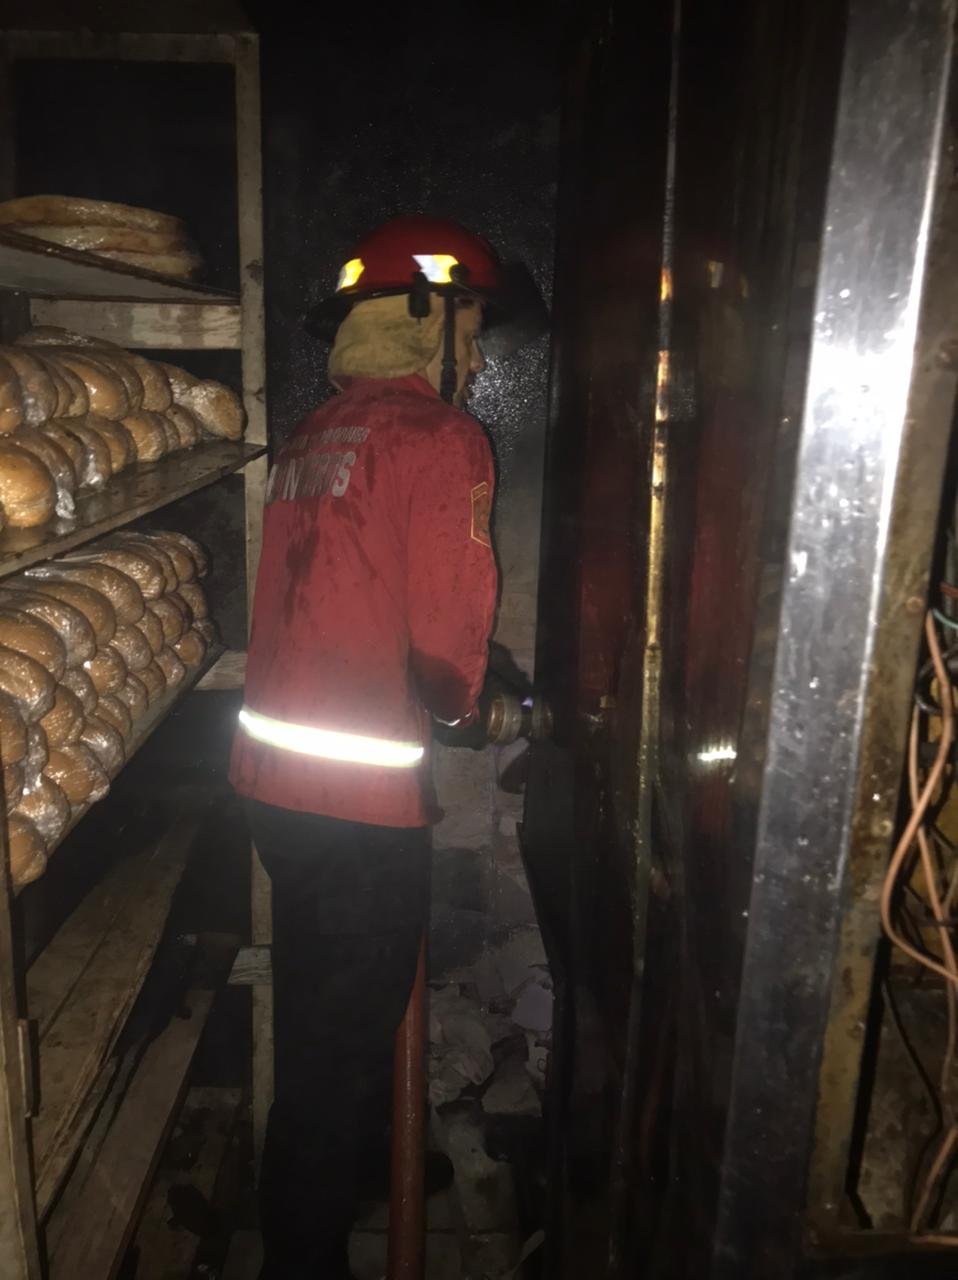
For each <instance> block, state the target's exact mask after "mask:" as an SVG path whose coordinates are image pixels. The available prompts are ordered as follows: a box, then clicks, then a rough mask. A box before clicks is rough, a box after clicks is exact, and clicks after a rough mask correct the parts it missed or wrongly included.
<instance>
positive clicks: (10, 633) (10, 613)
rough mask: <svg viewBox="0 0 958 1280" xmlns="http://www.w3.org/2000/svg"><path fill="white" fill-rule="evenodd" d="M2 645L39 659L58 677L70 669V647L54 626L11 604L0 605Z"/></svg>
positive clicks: (41, 664) (0, 642) (0, 641)
mask: <svg viewBox="0 0 958 1280" xmlns="http://www.w3.org/2000/svg"><path fill="white" fill-rule="evenodd" d="M0 645H6V647H7V648H8V649H15V650H16V651H17V653H25V654H26V655H27V657H28V658H32V659H33V660H34V662H39V664H40V666H41V667H46V669H47V671H49V672H50V674H51V675H52V676H53V678H54V680H59V679H60V678H61V676H62V675H63V673H64V671H65V670H66V665H67V654H66V649H65V648H64V646H63V641H62V640H61V639H60V637H59V636H58V635H57V633H56V632H55V631H54V629H53V628H52V627H51V626H50V625H49V624H48V623H46V622H43V621H42V620H41V619H40V618H34V617H31V616H30V614H28V613H25V612H23V610H21V609H16V608H12V607H11V606H10V605H7V604H0Z"/></svg>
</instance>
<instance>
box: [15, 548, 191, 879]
mask: <svg viewBox="0 0 958 1280" xmlns="http://www.w3.org/2000/svg"><path fill="white" fill-rule="evenodd" d="M207 568H208V562H207V557H206V554H205V552H204V551H203V549H202V547H200V546H199V544H198V543H196V542H194V541H193V540H192V539H191V538H188V537H186V535H185V534H181V533H134V532H122V533H117V534H114V535H112V536H111V537H109V538H106V539H104V540H103V541H101V542H98V543H96V544H95V546H91V547H87V548H83V549H82V550H80V551H76V552H74V553H73V554H71V555H69V556H65V557H63V558H62V559H60V560H53V561H50V562H49V563H47V564H43V565H39V566H37V567H36V568H34V569H28V570H27V572H26V573H24V574H21V575H20V576H18V577H16V578H12V579H8V580H6V581H5V582H4V584H3V587H2V589H0V760H2V763H3V784H4V793H5V799H6V812H7V838H8V845H9V852H10V864H11V870H12V875H13V882H14V885H15V886H17V887H20V886H22V885H24V884H27V883H29V882H30V881H31V880H35V879H36V878H37V877H38V876H39V875H41V874H42V873H43V871H44V869H45V867H46V862H47V856H48V855H49V853H50V852H51V851H52V850H53V848H54V847H55V846H56V844H57V842H58V841H59V839H60V838H61V836H62V835H63V833H64V831H65V830H66V828H67V826H68V824H69V823H70V822H71V820H72V819H73V818H74V816H76V815H77V814H78V813H79V812H81V811H83V810H84V809H86V808H87V807H88V806H89V805H91V804H92V803H94V801H96V800H100V799H102V798H103V797H104V796H105V795H106V793H107V791H108V790H109V786H110V779H111V778H112V777H113V776H114V775H115V774H116V773H117V771H118V770H119V769H120V767H121V766H122V764H123V762H124V760H125V758H126V749H127V744H128V743H129V741H130V738H131V735H132V734H133V733H134V729H135V726H136V723H137V721H138V720H140V719H141V718H142V717H143V716H144V715H145V714H146V713H147V710H148V708H149V707H150V705H151V704H152V703H154V702H155V701H156V700H157V698H160V697H162V696H163V694H164V693H166V691H167V690H168V689H173V688H175V687H176V686H177V685H178V684H180V683H181V681H182V680H183V679H184V678H185V676H186V673H187V671H188V670H189V669H191V668H195V667H198V666H199V665H200V664H201V663H202V662H203V660H204V658H205V657H206V653H207V650H208V648H209V645H210V644H211V643H212V642H213V640H214V639H215V631H214V628H213V624H212V623H211V621H210V618H209V612H208V609H207V605H206V598H205V595H204V593H203V589H202V587H201V586H200V585H199V581H198V579H199V578H202V577H203V576H204V575H205V574H206V572H207Z"/></svg>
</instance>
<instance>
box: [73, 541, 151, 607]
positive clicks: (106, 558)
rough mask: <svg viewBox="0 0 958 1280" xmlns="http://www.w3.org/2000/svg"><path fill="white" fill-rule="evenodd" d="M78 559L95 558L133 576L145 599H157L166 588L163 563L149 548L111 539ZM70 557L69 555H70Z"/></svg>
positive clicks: (97, 545) (100, 543)
mask: <svg viewBox="0 0 958 1280" xmlns="http://www.w3.org/2000/svg"><path fill="white" fill-rule="evenodd" d="M76 558H77V559H81V558H85V559H89V558H94V559H96V560H97V561H98V562H99V563H101V564H107V565H110V566H111V567H112V568H114V569H119V570H120V572H121V573H125V574H126V575H127V577H128V578H132V579H133V581H134V582H135V583H136V585H137V586H138V587H139V588H140V592H141V594H142V596H143V598H144V600H155V599H156V598H157V596H161V595H162V594H163V592H164V591H165V590H166V579H165V575H164V573H163V568H162V565H161V564H160V562H159V560H158V559H157V557H156V556H154V555H152V554H151V553H150V552H149V551H147V550H145V549H144V550H139V549H136V548H134V547H132V546H124V545H123V543H122V542H120V541H119V540H116V541H115V542H114V540H113V539H111V540H110V541H109V542H106V543H104V542H98V543H97V544H96V550H95V551H93V552H88V553H87V554H86V556H77V557H76ZM68 559H69V557H68Z"/></svg>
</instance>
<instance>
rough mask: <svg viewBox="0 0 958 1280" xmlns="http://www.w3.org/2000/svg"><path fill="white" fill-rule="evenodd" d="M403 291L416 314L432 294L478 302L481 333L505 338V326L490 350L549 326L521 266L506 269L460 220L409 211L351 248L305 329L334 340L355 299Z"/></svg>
mask: <svg viewBox="0 0 958 1280" xmlns="http://www.w3.org/2000/svg"><path fill="white" fill-rule="evenodd" d="M402 293H406V294H408V295H409V312H410V314H411V315H413V316H425V315H428V313H429V306H430V303H429V295H430V294H431V293H438V294H442V295H445V296H446V297H450V296H451V297H457V296H458V297H476V298H479V299H481V300H482V301H483V303H484V304H485V311H484V331H486V332H489V333H491V332H492V331H499V330H500V329H501V330H502V331H503V337H504V338H505V331H506V329H508V330H509V337H508V338H505V340H504V341H503V342H500V343H498V344H493V345H494V346H495V347H496V349H495V350H494V351H489V354H504V353H505V352H506V351H507V350H508V349H515V347H516V346H518V345H521V342H524V341H528V340H529V338H531V337H535V336H537V335H538V334H539V333H542V332H544V331H545V329H546V328H547V324H548V317H547V314H546V310H545V304H544V303H543V301H542V297H541V295H540V293H539V290H538V288H537V286H536V285H535V282H534V281H533V280H532V277H531V276H530V275H529V273H528V271H526V270H525V268H524V267H516V266H505V267H504V266H503V265H502V264H501V263H500V262H499V258H498V256H497V255H496V252H495V250H494V249H493V248H492V246H491V245H490V244H489V243H488V242H487V241H486V240H484V239H483V238H482V236H477V235H475V234H474V233H473V232H472V231H467V230H466V228H465V227H461V226H460V225H459V223H458V222H451V221H449V220H448V219H445V218H428V217H425V216H424V215H421V214H407V215H405V216H403V217H400V218H392V219H391V220H390V221H389V222H384V223H383V224H382V225H381V226H380V227H377V228H376V230H375V231H371V232H370V233H369V235H367V236H366V237H365V238H364V239H362V240H361V241H360V242H359V244H357V245H356V247H355V249H354V250H353V252H352V254H351V256H350V258H349V260H348V261H347V262H346V263H344V264H343V267H342V269H341V271H340V273H339V280H338V281H337V284H336V291H335V293H334V294H333V295H332V296H331V297H328V298H326V299H325V300H324V301H323V302H321V303H320V304H319V306H318V307H315V308H314V309H313V310H312V311H311V312H310V313H309V315H308V316H307V318H306V327H307V329H308V330H309V332H310V333H312V334H313V335H314V336H315V337H318V338H324V339H326V340H327V341H332V339H333V337H334V336H335V333H336V329H337V328H338V327H339V325H340V324H341V323H342V321H343V320H344V319H345V317H346V315H347V314H348V312H349V310H350V308H351V307H352V306H353V304H354V303H356V302H361V301H364V300H365V299H367V298H383V297H387V296H389V295H390V294H402ZM517 325H518V327H517ZM519 328H521V335H520V333H519ZM517 339H518V340H517Z"/></svg>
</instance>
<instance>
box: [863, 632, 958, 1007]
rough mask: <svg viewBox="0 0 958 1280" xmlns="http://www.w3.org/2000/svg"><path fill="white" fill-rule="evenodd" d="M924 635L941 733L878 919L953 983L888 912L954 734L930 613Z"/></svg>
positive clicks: (954, 979) (907, 949) (907, 950)
mask: <svg viewBox="0 0 958 1280" xmlns="http://www.w3.org/2000/svg"><path fill="white" fill-rule="evenodd" d="M925 636H926V637H927V640H928V647H929V649H930V650H931V656H932V662H933V663H934V667H935V674H936V676H937V677H938V687H939V690H940V691H941V736H940V738H939V739H938V751H937V753H936V755H935V762H934V764H933V765H932V766H931V769H930V770H929V773H928V777H927V779H926V781H925V785H924V787H923V789H922V792H921V795H920V796H919V798H918V803H917V804H916V805H914V806H913V808H912V812H911V816H910V817H909V819H908V821H907V823H906V824H905V829H904V831H903V832H902V833H901V837H900V839H899V841H898V844H897V845H896V846H895V852H894V853H893V854H892V856H891V861H890V862H889V864H888V871H887V872H886V874H885V883H884V884H883V885H882V893H881V922H882V928H883V929H884V930H885V933H886V934H887V935H888V937H889V938H890V939H891V941H892V942H893V943H894V944H895V946H896V947H898V948H899V949H900V950H901V951H903V952H904V953H905V955H907V956H910V957H911V959H912V960H916V961H917V962H918V963H919V964H920V965H923V966H924V967H925V968H926V969H930V970H931V971H932V972H933V973H937V974H940V975H941V977H943V978H945V979H947V981H948V982H949V983H953V982H958V976H956V975H955V974H954V973H951V972H950V971H949V970H948V969H946V968H945V966H944V965H943V964H939V963H938V961H937V960H933V959H932V958H931V957H930V956H927V955H925V954H924V952H922V951H918V950H917V949H916V948H915V947H913V946H912V945H911V943H910V942H909V941H908V939H907V938H904V937H902V935H901V934H900V933H898V931H897V930H896V928H895V925H894V922H893V920H892V915H891V908H892V898H893V897H894V893H895V887H896V884H897V881H898V875H899V872H900V871H901V868H902V864H903V863H904V861H905V859H906V857H907V856H908V852H909V850H910V849H911V846H912V843H913V841H914V839H915V835H916V833H917V831H918V828H919V827H920V826H921V824H922V821H923V820H924V817H925V814H926V812H927V811H928V806H929V805H930V804H931V800H932V796H933V795H934V794H935V791H936V790H937V788H938V784H939V782H940V781H941V777H942V774H943V773H944V772H945V766H946V765H947V763H948V754H949V752H950V750H951V744H952V741H953V740H954V736H955V707H954V703H953V701H952V693H951V684H950V682H949V680H948V673H947V672H946V670H945V664H944V662H943V661H942V657H941V647H940V645H939V644H938V636H937V634H936V632H935V621H934V618H932V616H931V614H929V615H928V616H927V617H926V618H925ZM916 714H917V713H916Z"/></svg>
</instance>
